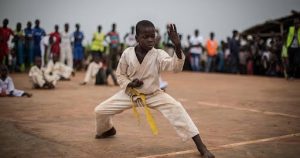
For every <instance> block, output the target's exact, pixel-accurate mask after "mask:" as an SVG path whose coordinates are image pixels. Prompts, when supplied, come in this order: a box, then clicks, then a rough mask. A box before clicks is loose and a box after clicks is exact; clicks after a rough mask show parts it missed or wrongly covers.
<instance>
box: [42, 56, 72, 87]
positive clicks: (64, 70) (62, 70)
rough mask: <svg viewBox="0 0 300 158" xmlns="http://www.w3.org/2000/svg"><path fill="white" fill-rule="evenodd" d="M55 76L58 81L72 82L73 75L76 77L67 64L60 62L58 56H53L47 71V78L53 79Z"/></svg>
mask: <svg viewBox="0 0 300 158" xmlns="http://www.w3.org/2000/svg"><path fill="white" fill-rule="evenodd" d="M52 75H54V76H55V78H56V79H58V80H66V81H69V80H71V75H73V76H74V72H73V69H72V68H70V67H68V66H66V65H65V64H63V63H61V62H59V57H58V55H57V54H53V57H52V60H50V61H49V62H48V64H47V67H46V70H45V76H46V78H51V76H52Z"/></svg>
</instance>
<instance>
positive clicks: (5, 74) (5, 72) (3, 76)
mask: <svg viewBox="0 0 300 158" xmlns="http://www.w3.org/2000/svg"><path fill="white" fill-rule="evenodd" d="M7 73H8V72H7V70H6V69H3V70H1V78H6V77H7Z"/></svg>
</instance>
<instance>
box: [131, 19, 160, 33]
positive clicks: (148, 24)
mask: <svg viewBox="0 0 300 158" xmlns="http://www.w3.org/2000/svg"><path fill="white" fill-rule="evenodd" d="M144 27H153V28H155V27H154V25H153V23H152V22H151V21H149V20H142V21H139V22H138V23H137V24H136V26H135V32H136V35H137V36H138V35H139V33H140V30H141V28H144Z"/></svg>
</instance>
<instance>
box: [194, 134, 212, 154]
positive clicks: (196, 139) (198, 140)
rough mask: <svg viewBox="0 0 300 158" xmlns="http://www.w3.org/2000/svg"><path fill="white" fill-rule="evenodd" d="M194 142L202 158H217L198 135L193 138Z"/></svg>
mask: <svg viewBox="0 0 300 158" xmlns="http://www.w3.org/2000/svg"><path fill="white" fill-rule="evenodd" d="M193 141H194V142H195V145H196V146H197V149H198V151H199V152H200V154H201V156H202V157H204V158H215V156H214V155H213V154H212V153H211V152H210V151H209V150H208V149H207V148H206V146H205V145H204V144H203V142H202V140H201V138H200V135H199V134H197V135H195V136H194V137H193Z"/></svg>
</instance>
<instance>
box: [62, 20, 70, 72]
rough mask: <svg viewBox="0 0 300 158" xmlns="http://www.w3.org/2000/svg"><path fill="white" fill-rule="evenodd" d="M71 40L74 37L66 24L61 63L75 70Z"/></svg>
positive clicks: (63, 34) (63, 33)
mask: <svg viewBox="0 0 300 158" xmlns="http://www.w3.org/2000/svg"><path fill="white" fill-rule="evenodd" d="M71 39H72V36H71V34H70V32H69V24H68V23H65V25H64V31H63V32H62V33H61V44H60V62H61V63H64V64H65V63H67V66H69V67H70V68H72V69H73V54H72V46H71Z"/></svg>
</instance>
